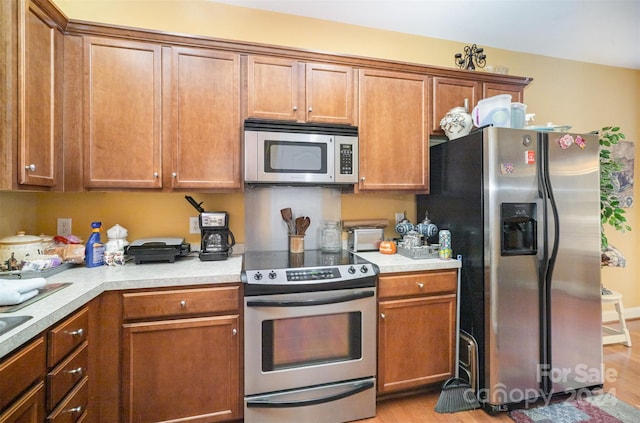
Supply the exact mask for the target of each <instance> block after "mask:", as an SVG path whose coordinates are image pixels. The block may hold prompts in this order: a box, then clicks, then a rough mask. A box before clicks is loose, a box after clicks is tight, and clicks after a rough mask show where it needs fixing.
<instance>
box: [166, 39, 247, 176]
mask: <svg viewBox="0 0 640 423" xmlns="http://www.w3.org/2000/svg"><path fill="white" fill-rule="evenodd" d="M168 50H170V58H171V76H170V78H167V79H169V80H170V81H171V88H170V90H169V91H170V98H169V99H168V102H169V104H170V107H168V108H167V107H165V110H167V109H168V112H169V113H168V116H166V117H165V122H170V134H168V136H166V137H165V147H166V149H165V152H167V153H168V154H167V158H168V159H169V160H170V167H169V169H167V171H166V172H165V177H167V176H170V182H168V183H167V184H166V185H167V186H171V187H172V188H222V189H227V188H240V187H241V186H242V181H241V171H240V163H241V160H240V145H241V141H240V140H241V122H240V55H239V54H235V53H223V52H216V51H210V50H204V49H190V48H180V47H174V48H171V49H168ZM167 97H169V96H166V97H165V98H167Z"/></svg>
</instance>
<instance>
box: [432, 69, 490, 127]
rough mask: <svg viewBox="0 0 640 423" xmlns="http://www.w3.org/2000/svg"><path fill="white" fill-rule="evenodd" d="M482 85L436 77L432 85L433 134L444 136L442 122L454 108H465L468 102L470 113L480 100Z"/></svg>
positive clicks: (464, 80) (474, 82) (463, 80)
mask: <svg viewBox="0 0 640 423" xmlns="http://www.w3.org/2000/svg"><path fill="white" fill-rule="evenodd" d="M480 91H481V83H479V82H476V81H469V80H466V79H453V78H441V77H434V78H433V84H432V96H431V101H432V108H431V110H433V114H432V116H431V134H433V135H444V131H443V130H442V128H440V120H442V118H443V117H444V115H446V114H447V112H448V111H449V110H451V109H453V108H454V107H463V106H464V105H465V100H467V104H468V108H469V113H471V110H472V109H473V107H474V106H475V105H476V104H477V103H478V100H480V95H481V92H480Z"/></svg>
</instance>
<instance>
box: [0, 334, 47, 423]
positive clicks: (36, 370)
mask: <svg viewBox="0 0 640 423" xmlns="http://www.w3.org/2000/svg"><path fill="white" fill-rule="evenodd" d="M44 355H45V346H44V338H42V337H41V338H38V339H37V340H35V341H33V342H32V343H31V344H29V345H27V346H26V347H24V348H22V349H21V350H20V351H19V352H18V353H17V354H15V355H14V356H12V357H11V358H9V359H8V360H6V361H4V362H2V363H0V410H3V409H4V408H5V407H7V406H8V405H9V403H11V402H12V401H13V400H15V399H16V398H17V397H18V395H20V394H21V393H22V392H24V391H26V390H27V388H28V387H29V386H31V385H33V383H34V382H35V381H37V380H38V379H41V378H44V374H45V371H46V369H45V357H44Z"/></svg>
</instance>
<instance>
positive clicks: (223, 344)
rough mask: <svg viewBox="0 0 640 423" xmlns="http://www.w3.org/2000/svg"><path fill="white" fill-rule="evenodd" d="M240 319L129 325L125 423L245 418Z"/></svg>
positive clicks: (124, 363) (125, 337)
mask: <svg viewBox="0 0 640 423" xmlns="http://www.w3.org/2000/svg"><path fill="white" fill-rule="evenodd" d="M238 321H239V318H238V316H237V315H232V316H219V317H200V318H192V319H180V320H166V321H155V322H144V323H132V324H125V325H123V331H122V333H123V341H122V344H123V351H122V353H123V361H122V366H123V369H122V383H123V386H122V393H123V396H122V398H123V413H124V414H123V416H122V421H125V422H157V421H187V420H189V421H194V422H217V421H222V420H233V419H237V418H239V417H240V388H239V375H240V363H239V357H240V342H239V338H240V336H239V335H238V328H239V325H238Z"/></svg>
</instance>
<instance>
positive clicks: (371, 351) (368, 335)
mask: <svg viewBox="0 0 640 423" xmlns="http://www.w3.org/2000/svg"><path fill="white" fill-rule="evenodd" d="M244 326H245V394H246V395H254V394H262V393H268V392H274V391H280V390H287V389H293V388H300V387H305V386H312V385H321V384H326V383H332V382H340V381H347V380H354V379H361V378H366V377H371V376H375V372H376V289H375V288H374V287H372V288H358V289H345V290H336V291H324V292H305V293H295V294H282V295H261V296H255V297H245V320H244Z"/></svg>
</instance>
